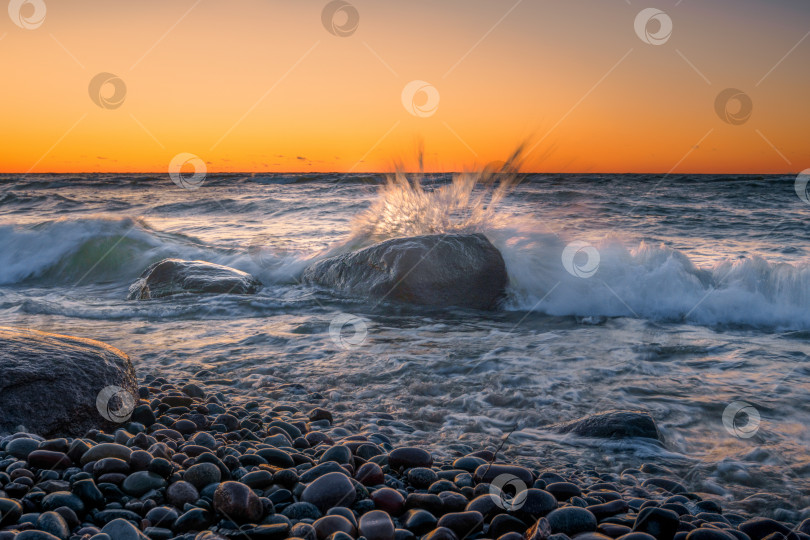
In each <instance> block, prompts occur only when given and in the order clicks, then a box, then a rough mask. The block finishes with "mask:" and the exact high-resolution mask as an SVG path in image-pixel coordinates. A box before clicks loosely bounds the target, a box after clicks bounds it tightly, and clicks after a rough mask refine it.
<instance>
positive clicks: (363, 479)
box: [354, 462, 385, 486]
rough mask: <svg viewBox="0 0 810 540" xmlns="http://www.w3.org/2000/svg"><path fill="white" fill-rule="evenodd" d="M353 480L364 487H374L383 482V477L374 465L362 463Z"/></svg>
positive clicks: (378, 467) (378, 468)
mask: <svg viewBox="0 0 810 540" xmlns="http://www.w3.org/2000/svg"><path fill="white" fill-rule="evenodd" d="M354 477H355V479H356V480H357V481H358V482H360V483H361V484H363V485H364V486H376V485H379V484H382V483H383V482H385V475H384V474H383V471H382V469H381V468H380V466H379V465H377V464H376V463H372V462H369V463H364V464H363V465H361V466H360V468H359V469H357V472H356V473H355V475H354Z"/></svg>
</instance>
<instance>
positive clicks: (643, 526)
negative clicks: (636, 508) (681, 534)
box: [633, 506, 679, 540]
mask: <svg viewBox="0 0 810 540" xmlns="http://www.w3.org/2000/svg"><path fill="white" fill-rule="evenodd" d="M678 519H679V518H678V514H676V513H675V512H673V511H672V510H664V509H663V508H656V507H654V506H648V507H647V508H642V509H641V511H640V512H639V513H638V516H637V517H636V522H635V524H634V525H633V531H634V532H645V533H647V534H651V535H653V536H654V537H656V538H657V539H658V540H672V539H673V537H674V536H675V533H676V532H677V531H678Z"/></svg>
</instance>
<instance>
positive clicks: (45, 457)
mask: <svg viewBox="0 0 810 540" xmlns="http://www.w3.org/2000/svg"><path fill="white" fill-rule="evenodd" d="M28 464H29V465H31V466H32V467H36V468H37V469H54V470H55V469H66V468H68V467H70V466H71V465H73V462H72V461H71V460H70V458H69V457H67V456H66V455H65V454H64V453H62V452H53V451H51V450H34V451H33V452H31V453H30V454H28Z"/></svg>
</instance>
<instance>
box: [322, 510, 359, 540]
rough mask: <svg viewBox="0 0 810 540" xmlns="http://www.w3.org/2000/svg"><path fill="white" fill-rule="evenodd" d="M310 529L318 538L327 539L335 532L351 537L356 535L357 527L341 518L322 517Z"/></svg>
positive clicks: (334, 516)
mask: <svg viewBox="0 0 810 540" xmlns="http://www.w3.org/2000/svg"><path fill="white" fill-rule="evenodd" d="M312 527H313V528H314V529H315V534H316V535H317V536H318V538H327V537H328V536H329V535H331V534H334V533H336V532H344V533H346V534H348V535H350V536H352V537H354V536H356V535H357V527H356V526H355V525H354V524H353V523H352V522H351V521H349V520H348V519H346V518H345V517H343V516H337V515H331V516H324V517H322V518H319V519H317V520H316V521H315V523H313V524H312Z"/></svg>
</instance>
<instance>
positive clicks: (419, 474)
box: [408, 467, 439, 489]
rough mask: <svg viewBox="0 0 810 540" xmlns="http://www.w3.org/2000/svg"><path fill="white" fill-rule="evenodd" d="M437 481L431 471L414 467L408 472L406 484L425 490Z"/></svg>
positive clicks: (436, 477)
mask: <svg viewBox="0 0 810 540" xmlns="http://www.w3.org/2000/svg"><path fill="white" fill-rule="evenodd" d="M438 479H439V477H438V476H437V475H436V473H435V472H434V471H433V469H428V468H427V467H414V468H412V469H410V470H409V471H408V483H410V484H411V485H412V486H413V487H415V488H416V489H425V488H427V487H429V486H430V485H431V484H432V483H433V482H436V481H437V480H438Z"/></svg>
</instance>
